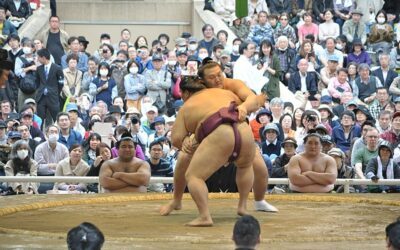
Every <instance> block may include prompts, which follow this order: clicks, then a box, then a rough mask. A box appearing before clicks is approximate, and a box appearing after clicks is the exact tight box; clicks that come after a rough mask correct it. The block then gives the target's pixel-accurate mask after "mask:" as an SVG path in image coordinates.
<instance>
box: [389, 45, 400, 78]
mask: <svg viewBox="0 0 400 250" xmlns="http://www.w3.org/2000/svg"><path fill="white" fill-rule="evenodd" d="M394 44H395V46H394V47H393V48H392V49H391V51H390V68H392V69H395V70H396V71H397V72H399V70H400V40H398V41H396V42H394Z"/></svg>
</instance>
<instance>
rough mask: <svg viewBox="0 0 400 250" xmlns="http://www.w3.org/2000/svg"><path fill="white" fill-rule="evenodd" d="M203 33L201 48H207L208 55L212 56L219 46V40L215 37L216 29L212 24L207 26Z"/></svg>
mask: <svg viewBox="0 0 400 250" xmlns="http://www.w3.org/2000/svg"><path fill="white" fill-rule="evenodd" d="M201 31H202V32H203V39H202V40H200V41H199V48H206V49H207V52H208V55H209V56H211V53H212V49H213V48H214V46H215V45H217V44H218V40H217V39H216V38H215V37H214V35H215V33H214V27H213V26H212V25H211V24H205V25H204V26H203V27H202V28H201Z"/></svg>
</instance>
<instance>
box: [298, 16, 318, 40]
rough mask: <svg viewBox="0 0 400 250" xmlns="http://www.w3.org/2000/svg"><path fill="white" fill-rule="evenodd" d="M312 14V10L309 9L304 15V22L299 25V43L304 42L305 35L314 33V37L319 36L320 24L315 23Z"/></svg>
mask: <svg viewBox="0 0 400 250" xmlns="http://www.w3.org/2000/svg"><path fill="white" fill-rule="evenodd" d="M312 19H313V17H312V14H311V12H310V11H307V12H306V13H305V14H304V15H303V20H304V23H303V24H302V25H300V26H299V27H298V37H299V43H300V44H302V43H303V41H304V39H305V37H306V36H307V35H309V34H312V35H314V37H316V38H317V37H318V25H316V24H315V23H313V22H312V21H313V20H312Z"/></svg>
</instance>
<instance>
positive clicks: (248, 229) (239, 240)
mask: <svg viewBox="0 0 400 250" xmlns="http://www.w3.org/2000/svg"><path fill="white" fill-rule="evenodd" d="M260 233H261V229H260V223H259V222H258V220H257V219H256V218H254V217H253V216H252V215H244V216H242V217H240V218H239V219H238V220H237V221H236V223H235V226H234V227H233V235H232V240H233V241H234V242H235V249H256V246H257V245H258V244H260V240H261V235H260Z"/></svg>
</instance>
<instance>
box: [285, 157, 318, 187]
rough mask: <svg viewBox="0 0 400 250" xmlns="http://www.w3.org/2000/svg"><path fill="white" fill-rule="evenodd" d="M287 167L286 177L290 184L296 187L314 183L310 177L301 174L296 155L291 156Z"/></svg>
mask: <svg viewBox="0 0 400 250" xmlns="http://www.w3.org/2000/svg"><path fill="white" fill-rule="evenodd" d="M287 169H288V177H289V180H290V182H291V183H292V184H294V185H296V186H298V187H304V186H307V185H312V184H314V182H313V181H312V180H311V179H310V178H308V177H307V176H304V175H302V174H301V169H300V164H299V160H298V157H296V156H293V157H292V158H291V159H290V161H289V163H288V168H287Z"/></svg>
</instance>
